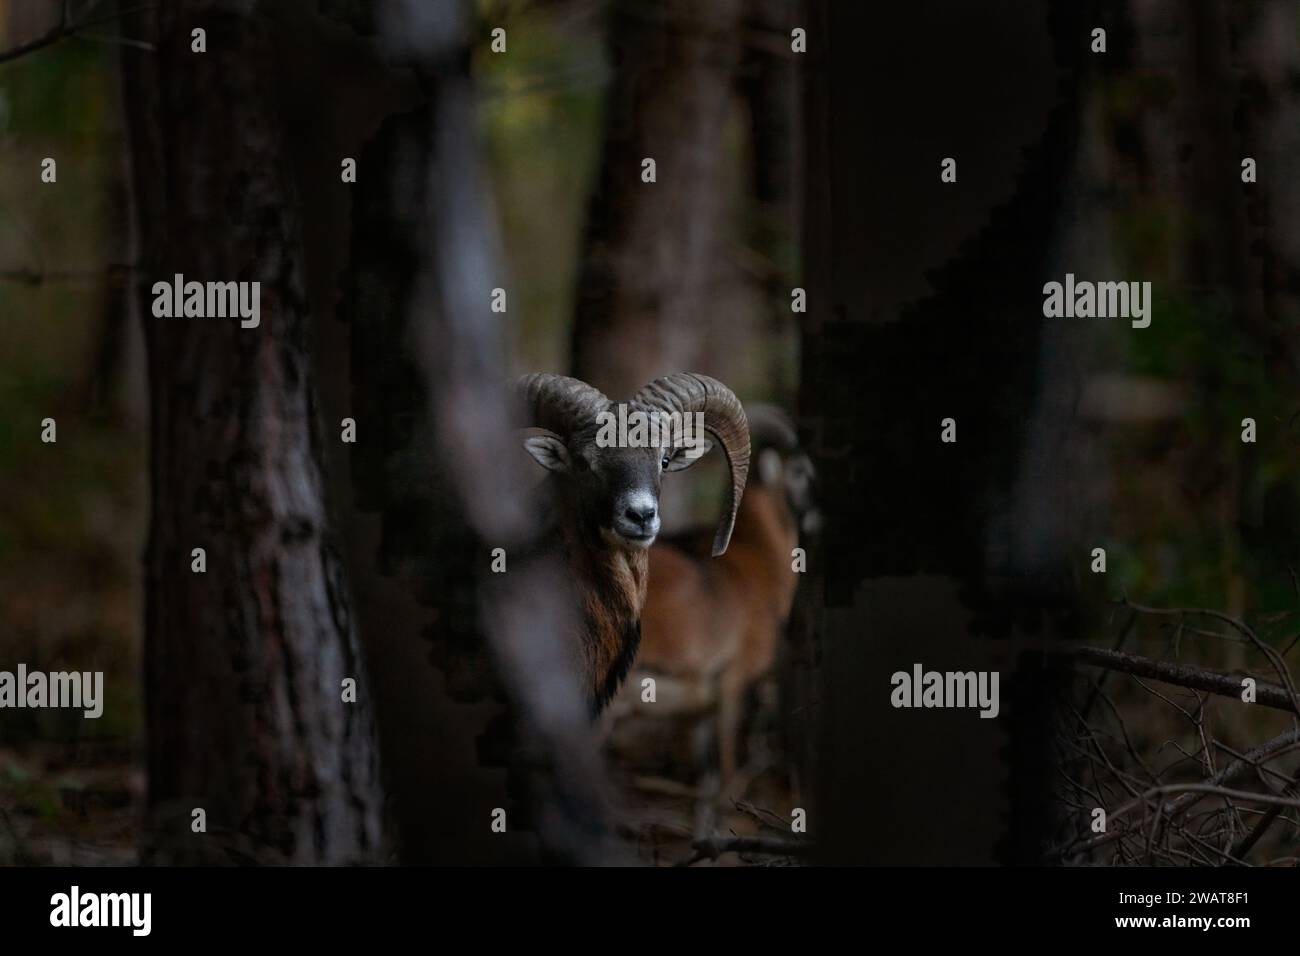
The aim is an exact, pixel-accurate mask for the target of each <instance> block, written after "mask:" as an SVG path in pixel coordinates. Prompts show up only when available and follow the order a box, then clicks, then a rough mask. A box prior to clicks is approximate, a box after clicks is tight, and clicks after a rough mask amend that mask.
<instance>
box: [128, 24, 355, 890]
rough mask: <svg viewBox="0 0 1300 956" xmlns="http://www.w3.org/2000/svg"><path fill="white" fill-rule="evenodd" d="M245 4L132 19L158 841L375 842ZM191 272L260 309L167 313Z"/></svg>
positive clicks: (347, 641)
mask: <svg viewBox="0 0 1300 956" xmlns="http://www.w3.org/2000/svg"><path fill="white" fill-rule="evenodd" d="M246 7H247V5H246V4H239V3H213V2H198V0H181V2H176V3H169V4H165V5H162V7H161V9H155V8H151V9H150V10H147V11H140V12H136V13H135V14H133V15H132V16H130V17H128V19H127V21H126V30H125V31H124V32H126V33H127V34H128V35H130V36H133V37H137V38H140V39H145V40H148V41H150V42H153V43H155V44H156V47H157V49H156V52H152V53H135V54H133V55H131V56H127V57H124V82H125V97H126V106H127V111H128V115H129V126H130V133H131V142H132V155H133V164H134V181H135V196H136V201H137V221H138V224H139V229H140V239H141V242H140V245H141V250H142V256H143V263H144V268H143V270H142V273H141V282H140V287H139V292H140V295H141V302H142V305H143V308H142V314H144V316H145V324H146V342H147V351H148V362H149V374H150V395H151V408H152V428H151V435H152V447H151V477H152V512H153V513H152V523H151V529H150V535H149V546H148V554H147V557H146V587H147V595H146V632H145V669H146V674H145V681H146V697H147V706H146V710H147V717H146V727H147V732H148V774H149V789H148V813H149V819H148V821H147V826H146V841H147V844H148V845H147V847H146V852H145V858H146V859H151V860H153V861H156V862H198V861H205V862H216V861H221V860H223V859H224V860H234V861H245V860H249V861H256V862H278V863H316V864H322V863H353V862H364V861H367V860H371V859H373V858H374V857H375V855H376V853H377V851H378V850H379V844H380V824H379V821H380V809H381V794H380V789H379V784H378V766H377V758H376V748H375V742H374V734H373V725H372V724H373V722H372V716H371V706H370V702H369V700H368V698H367V685H366V681H365V679H364V675H363V674H362V673H361V670H362V668H361V661H360V657H359V653H358V641H357V634H356V629H355V626H354V624H353V619H352V613H351V605H350V598H349V595H348V588H347V583H346V581H345V579H344V575H343V571H342V568H341V565H340V562H339V559H338V556H337V554H336V551H335V547H334V544H333V535H332V532H331V527H330V519H329V512H328V507H327V502H326V500H325V495H324V490H323V489H324V479H323V475H322V471H321V458H322V456H321V441H322V436H321V433H320V430H319V426H318V422H317V420H316V418H317V416H316V406H315V398H314V395H313V385H312V369H311V362H310V356H309V354H308V349H307V337H306V334H305V333H306V328H307V323H308V314H307V313H308V309H307V303H306V300H305V296H304V294H303V284H302V283H303V280H302V274H301V237H300V234H299V222H298V214H297V209H296V202H297V200H296V197H295V195H294V194H293V190H292V188H291V184H290V182H289V181H288V180H287V179H286V177H285V176H284V175H283V169H284V166H283V164H284V147H283V143H282V142H281V129H280V125H279V122H278V116H277V112H276V108H275V89H274V80H273V74H274V60H273V57H272V49H271V43H270V40H269V34H268V29H267V26H266V24H265V23H264V22H262V21H261V20H260V19H259V18H258V17H257V16H251V15H248V14H247V13H245V12H244V11H245V8H246ZM195 28H203V29H205V30H206V32H207V46H208V52H207V53H192V52H191V46H190V44H191V30H193V29H195ZM177 273H180V274H183V275H184V276H185V278H186V280H187V281H189V280H195V281H200V282H206V281H222V282H225V281H258V282H260V283H261V323H260V325H259V326H258V327H256V328H248V329H244V328H241V326H240V322H239V320H238V319H235V318H212V317H208V318H156V317H153V315H152V310H151V309H150V304H151V302H152V298H153V297H152V293H151V285H152V283H153V282H155V281H158V280H164V281H168V282H170V281H171V279H172V277H173V275H175V274H177ZM329 438H330V439H331V440H333V439H334V436H333V435H332V434H331V435H330V436H329ZM195 548H203V549H205V551H206V570H205V571H203V572H201V573H198V572H195V571H193V570H192V569H191V562H192V557H191V552H192V549H195ZM346 679H352V680H355V681H356V702H355V703H348V702H345V701H344V696H343V682H344V681H345V680H346ZM196 809H202V810H203V811H204V812H205V814H206V823H207V833H206V834H205V833H196V832H193V830H192V827H191V823H192V821H193V819H194V816H193V811H194V810H196Z"/></svg>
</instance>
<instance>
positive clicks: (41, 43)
mask: <svg viewBox="0 0 1300 956" xmlns="http://www.w3.org/2000/svg"><path fill="white" fill-rule="evenodd" d="M97 2H98V0H92V2H91V3H89V4H87V5H86V7H85V9H83V10H82V11H81V16H82V19H80V20H78V21H77V22H75V23H74V22H73V21H72V18H71V17H70V16H69V15H68V4H66V3H65V4H63V6H62V9H61V12H60V14H59V22H58V23H57V24H55V25H54V26H52V27H51V28H50V29H48V30H46V31H45V32H44V33H42V34H41V35H40V36H38V37H36V38H35V39H32V40H28V41H27V42H26V43H20V44H18V46H16V47H13V48H12V49H9V50H0V63H8V62H9V61H10V60H16V59H18V58H19V57H21V56H26V55H27V54H28V53H35V52H36V51H37V50H43V49H45V48H46V47H47V46H53V45H54V44H55V43H58V42H59V41H60V40H66V39H68V38H69V37H75V36H77V35H78V34H79V33H80V32H81V31H82V30H85V29H86V28H87V27H93V26H97V25H98V24H101V23H108V22H109V21H111V20H117V19H120V18H121V17H122V16H124V15H126V14H128V13H134V12H136V11H138V10H148V9H151V7H152V5H142V6H137V7H131V8H129V9H126V10H119V11H117V12H115V13H110V14H106V15H104V16H102V17H96V18H95V19H90V18H89V15H90V13H91V11H92V10H94V8H95V6H96V3H97ZM87 39H95V40H101V41H102V40H112V41H115V42H118V43H122V44H124V45H127V46H137V47H141V48H142V49H149V50H152V49H153V47H152V46H150V45H148V44H145V43H144V42H143V41H141V40H131V39H129V38H127V37H104V36H88V37H87Z"/></svg>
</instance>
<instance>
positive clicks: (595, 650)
mask: <svg viewBox="0 0 1300 956" xmlns="http://www.w3.org/2000/svg"><path fill="white" fill-rule="evenodd" d="M570 517H572V516H570ZM559 531H560V535H561V539H562V541H563V543H564V550H565V557H566V559H567V564H568V570H569V573H570V574H571V575H572V581H573V585H574V588H575V590H576V593H577V596H578V600H579V604H580V610H581V614H582V632H581V634H580V635H579V637H580V641H581V647H580V652H581V656H582V661H583V666H584V670H585V682H584V683H585V686H586V689H587V693H588V697H589V700H590V702H591V706H592V710H593V712H597V713H598V712H599V711H601V710H602V709H604V707H605V705H606V704H608V703H609V701H610V699H611V698H612V697H613V696H614V694H615V692H617V690H618V688H619V686H620V685H621V684H622V682H623V678H624V677H625V676H626V675H627V671H628V669H629V668H630V667H631V665H632V661H633V659H634V658H635V657H636V652H637V647H638V646H639V644H640V640H641V609H642V608H644V607H645V596H646V583H647V581H648V579H649V557H648V552H647V551H644V550H641V551H627V550H624V549H622V548H615V547H611V546H609V545H608V544H606V543H605V542H604V541H603V540H602V538H601V536H600V534H599V532H598V531H595V530H594V529H585V528H582V527H581V525H580V523H579V522H578V521H576V520H568V521H561V522H559Z"/></svg>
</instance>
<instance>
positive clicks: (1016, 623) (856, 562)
mask: <svg viewBox="0 0 1300 956" xmlns="http://www.w3.org/2000/svg"><path fill="white" fill-rule="evenodd" d="M1093 12H1095V11H1092V10H1091V7H1090V6H1082V5H1081V6H1077V7H1076V6H1075V5H1066V6H1063V5H1057V4H1049V3H1038V4H1032V5H1026V4H1024V3H1023V2H1011V0H1000V2H995V3H991V4H981V5H980V6H979V8H978V9H976V8H974V7H965V6H961V5H952V4H946V3H940V2H935V0H928V2H919V3H914V4H906V5H866V4H828V5H825V6H824V7H823V6H820V5H814V6H813V7H812V15H811V16H810V21H811V22H810V23H809V29H808V36H809V54H808V56H809V63H808V67H807V77H808V84H809V95H808V100H807V103H808V108H807V113H806V131H807V147H808V152H807V154H806V156H807V180H806V181H807V197H808V200H807V201H808V209H807V220H806V230H805V235H806V243H805V248H804V268H805V270H806V275H805V282H806V284H807V287H808V294H809V311H808V314H807V316H806V322H805V324H804V328H803V342H802V375H801V381H800V384H801V392H800V418H801V423H802V425H803V429H802V432H803V433H804V434H806V435H808V436H810V442H809V450H810V452H811V453H812V454H813V455H814V459H815V462H816V464H817V466H818V474H819V482H820V485H819V487H820V490H821V493H822V504H823V506H824V510H825V514H826V519H827V521H826V525H825V532H824V534H823V536H822V539H821V547H820V548H819V550H818V552H817V553H815V554H813V555H812V556H810V561H809V572H810V578H811V580H810V581H809V582H808V584H809V585H810V586H811V587H812V588H813V593H820V594H821V595H822V596H823V602H822V603H823V610H822V611H821V624H822V634H821V642H822V653H823V655H824V656H823V659H822V662H821V667H820V674H821V680H820V687H819V694H818V697H817V700H816V711H817V717H818V726H819V728H820V731H819V734H818V739H817V743H816V745H815V747H814V748H811V749H813V750H814V751H815V753H816V760H817V766H816V767H815V771H816V780H817V789H816V794H815V797H816V800H815V804H814V807H813V808H811V809H810V810H809V817H808V832H809V834H810V835H811V836H813V837H814V838H815V839H816V841H817V844H818V846H819V848H820V849H821V855H822V859H824V860H828V861H835V862H854V863H862V862H864V861H865V862H870V863H873V864H882V865H890V864H927V863H929V864H933V863H943V864H948V865H952V864H991V863H994V862H1004V863H1009V862H1032V861H1034V860H1036V859H1037V858H1038V857H1037V855H1038V854H1039V852H1040V851H1041V843H1040V841H1041V840H1042V839H1043V838H1044V837H1045V835H1046V834H1047V833H1048V832H1049V828H1050V825H1051V820H1050V816H1051V812H1052V811H1051V804H1050V801H1049V790H1048V784H1049V782H1050V781H1051V779H1052V766H1051V757H1050V749H1049V748H1050V744H1051V741H1050V738H1049V733H1050V719H1049V718H1050V715H1051V713H1052V706H1053V705H1054V703H1055V699H1054V692H1055V691H1056V690H1057V689H1058V688H1059V683H1058V682H1059V681H1060V680H1061V678H1062V676H1063V675H1062V674H1061V672H1060V671H1058V670H1057V669H1056V668H1054V667H1052V666H1050V663H1049V662H1050V660H1051V658H1049V657H1048V655H1047V654H1046V653H1045V652H1044V646H1046V647H1049V648H1050V646H1051V642H1052V641H1057V640H1060V641H1064V640H1067V639H1069V638H1071V637H1072V636H1073V630H1072V628H1073V626H1074V621H1075V619H1074V616H1073V613H1074V609H1075V600H1076V595H1075V586H1074V584H1073V582H1072V575H1071V565H1072V561H1071V557H1072V553H1077V551H1073V550H1072V549H1074V548H1075V547H1077V545H1075V544H1074V543H1073V542H1074V538H1075V536H1076V535H1078V534H1080V532H1081V528H1082V523H1081V522H1080V521H1079V520H1078V518H1077V515H1076V514H1075V512H1074V509H1073V503H1074V501H1075V500H1076V497H1077V491H1076V485H1077V484H1081V483H1083V482H1084V480H1085V479H1084V478H1083V477H1082V475H1081V474H1080V472H1081V471H1082V470H1081V469H1078V468H1077V462H1076V461H1075V460H1074V456H1073V454H1072V451H1073V449H1072V447H1071V444H1070V441H1069V437H1070V436H1069V430H1070V427H1071V409H1072V405H1073V395H1074V393H1075V391H1076V389H1077V381H1078V377H1077V375H1076V374H1074V373H1073V370H1072V369H1071V367H1070V363H1069V357H1070V355H1071V352H1070V350H1069V349H1068V348H1061V347H1060V344H1059V341H1058V340H1057V337H1059V336H1060V335H1061V334H1062V333H1061V331H1060V328H1061V327H1060V326H1052V325H1050V323H1047V322H1045V321H1044V319H1043V315H1042V297H1041V289H1042V284H1043V282H1044V281H1045V278H1044V277H1046V276H1052V275H1055V276H1060V275H1062V274H1063V273H1064V271H1065V269H1066V268H1067V267H1068V266H1069V264H1070V261H1071V260H1070V259H1069V258H1068V257H1066V256H1062V251H1063V247H1064V246H1065V245H1066V243H1065V242H1064V239H1065V238H1066V236H1065V234H1066V231H1067V229H1068V225H1069V224H1068V217H1067V216H1066V215H1065V212H1066V210H1065V208H1064V203H1063V196H1064V195H1065V194H1066V193H1068V190H1064V189H1062V188H1061V184H1062V182H1067V181H1068V180H1069V178H1070V173H1071V168H1072V166H1073V165H1074V163H1075V162H1076V141H1077V127H1078V104H1077V102H1076V96H1077V83H1078V79H1077V77H1078V76H1079V75H1080V73H1081V72H1082V71H1083V70H1084V69H1085V68H1086V66H1085V63H1084V61H1083V59H1082V58H1083V57H1084V56H1086V55H1087V43H1086V38H1087V36H1088V33H1087V29H1086V27H1087V26H1088V25H1089V24H1090V22H1091V21H1090V19H1089V17H1090V15H1091V14H1092V13H1093ZM938 22H942V23H943V25H944V26H943V29H942V30H941V31H936V30H935V29H934V27H933V25H934V24H935V23H938ZM872 36H875V37H881V38H885V39H884V40H882V42H880V43H879V44H878V45H877V46H876V47H875V48H874V52H873V54H872V56H870V57H864V56H863V55H862V43H863V42H864V38H866V37H872ZM903 77H906V78H907V80H906V83H905V84H902V83H900V78H903ZM1061 77H1069V78H1070V80H1069V82H1065V81H1061V80H1060V78H1061ZM1058 81H1060V82H1058ZM866 117H870V120H869V121H868V120H866V119H865V118H866ZM946 156H952V157H955V158H956V159H957V162H958V181H957V183H954V184H944V183H942V182H941V181H940V176H939V171H940V161H941V159H942V158H943V157H946ZM945 418H952V419H954V420H955V427H956V442H955V443H951V444H945V443H943V442H942V441H941V440H940V438H941V429H942V425H941V423H942V421H943V420H944V419H945ZM1046 503H1050V507H1047V508H1044V504H1046ZM1030 648H1034V650H1033V651H1030ZM916 664H920V665H922V666H923V667H924V669H926V670H938V671H970V670H974V671H996V672H998V673H999V674H1000V700H1001V711H1000V713H999V715H998V718H997V719H996V720H982V719H979V717H977V716H976V715H975V714H974V713H972V712H971V711H970V710H954V709H935V710H912V709H898V708H895V707H893V706H892V705H891V700H890V698H891V690H892V686H893V685H892V683H891V675H892V674H893V673H895V672H897V671H904V672H908V673H910V672H911V670H912V668H913V666H914V665H916ZM953 781H959V782H960V783H959V790H960V795H959V796H957V797H956V798H954V791H953V789H952V788H953Z"/></svg>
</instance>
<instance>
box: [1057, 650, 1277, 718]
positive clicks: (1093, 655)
mask: <svg viewBox="0 0 1300 956" xmlns="http://www.w3.org/2000/svg"><path fill="white" fill-rule="evenodd" d="M1074 655H1075V657H1076V658H1077V659H1078V660H1080V661H1082V662H1083V663H1085V664H1092V665H1093V666H1094V667H1103V668H1105V669H1107V670H1112V671H1121V672H1123V673H1125V674H1134V675H1136V676H1138V677H1149V678H1151V679H1152V680H1158V681H1161V682H1163V683H1165V684H1176V685H1178V686H1179V687H1187V688H1190V689H1192V690H1203V691H1208V692H1209V693H1211V694H1219V695H1220V696H1222V697H1235V698H1236V699H1237V700H1241V691H1242V686H1241V678H1240V677H1234V676H1233V675H1231V674H1224V673H1222V672H1221V671H1211V670H1206V669H1205V668H1203V667H1192V666H1190V665H1188V664H1170V663H1168V662H1167V661H1157V660H1153V659H1152V658H1150V657H1142V656H1140V655H1138V654H1129V653H1128V652H1126V651H1112V650H1107V649H1106V648H1104V647H1080V648H1077V649H1076V650H1075V652H1074ZM1255 703H1257V704H1260V705H1262V706H1264V707H1272V708H1274V709H1276V710H1287V711H1291V712H1292V713H1295V709H1294V707H1293V706H1292V702H1291V695H1290V694H1288V693H1287V691H1286V689H1285V688H1283V687H1279V686H1277V685H1276V684H1264V683H1261V682H1259V681H1258V680H1256V682H1255Z"/></svg>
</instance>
